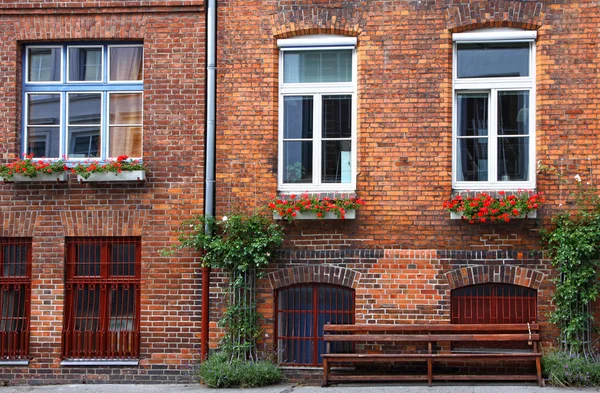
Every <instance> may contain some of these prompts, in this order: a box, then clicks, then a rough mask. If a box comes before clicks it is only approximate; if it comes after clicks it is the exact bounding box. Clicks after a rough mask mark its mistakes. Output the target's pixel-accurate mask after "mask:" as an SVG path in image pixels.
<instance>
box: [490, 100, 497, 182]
mask: <svg viewBox="0 0 600 393" xmlns="http://www.w3.org/2000/svg"><path fill="white" fill-rule="evenodd" d="M489 103H490V104H489V114H488V119H489V120H488V121H489V124H488V181H489V182H490V183H492V184H495V183H497V182H498V90H497V89H491V90H490V93H489Z"/></svg>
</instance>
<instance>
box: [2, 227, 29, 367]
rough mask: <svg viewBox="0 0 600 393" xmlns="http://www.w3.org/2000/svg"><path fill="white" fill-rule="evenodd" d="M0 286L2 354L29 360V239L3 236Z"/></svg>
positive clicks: (7, 356)
mask: <svg viewBox="0 0 600 393" xmlns="http://www.w3.org/2000/svg"><path fill="white" fill-rule="evenodd" d="M0 286H1V289H0V304H1V305H2V312H1V315H0V357H1V359H26V358H27V355H28V353H29V317H30V312H31V309H30V302H31V239H30V238H0Z"/></svg>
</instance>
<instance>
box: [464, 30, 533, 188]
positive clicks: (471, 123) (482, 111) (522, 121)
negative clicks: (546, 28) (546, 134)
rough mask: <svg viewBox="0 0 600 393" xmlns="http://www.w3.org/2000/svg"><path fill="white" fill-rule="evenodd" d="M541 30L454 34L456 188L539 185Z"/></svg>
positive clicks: (530, 186) (526, 186)
mask: <svg viewBox="0 0 600 393" xmlns="http://www.w3.org/2000/svg"><path fill="white" fill-rule="evenodd" d="M535 38H536V32H535V31H525V30H519V29H484V30H477V31H474V32H468V33H456V34H454V35H453V41H454V49H453V53H454V56H453V67H452V69H453V78H452V79H453V105H452V107H453V114H452V129H453V131H452V135H453V138H452V139H453V151H452V157H453V159H452V185H453V188H454V189H470V190H478V189H479V190H482V189H485V190H494V189H504V190H513V189H514V190H516V189H533V188H535Z"/></svg>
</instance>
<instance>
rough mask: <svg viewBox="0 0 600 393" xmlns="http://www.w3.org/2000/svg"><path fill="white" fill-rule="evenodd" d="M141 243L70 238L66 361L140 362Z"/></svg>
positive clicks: (67, 265) (67, 281)
mask: <svg viewBox="0 0 600 393" xmlns="http://www.w3.org/2000/svg"><path fill="white" fill-rule="evenodd" d="M140 261H141V247H140V239H139V238H135V237H104V238H85V237H78V238H67V239H66V300H65V320H64V330H63V354H62V356H63V358H75V359H132V358H138V357H139V331H140V327H139V320H140V307H139V305H140V286H141V283H140V267H141V264H140Z"/></svg>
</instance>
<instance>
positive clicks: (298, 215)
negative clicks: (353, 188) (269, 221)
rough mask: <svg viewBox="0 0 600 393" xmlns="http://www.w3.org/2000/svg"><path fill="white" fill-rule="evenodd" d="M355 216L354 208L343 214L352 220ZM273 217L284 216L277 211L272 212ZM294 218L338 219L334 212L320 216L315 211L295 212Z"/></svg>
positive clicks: (279, 217) (277, 218)
mask: <svg viewBox="0 0 600 393" xmlns="http://www.w3.org/2000/svg"><path fill="white" fill-rule="evenodd" d="M355 218H356V210H346V214H345V215H344V219H345V220H354V219H355ZM273 219H275V220H283V219H284V217H282V216H281V215H279V213H277V212H273ZM294 219H295V220H339V219H340V217H338V216H337V215H336V214H335V213H334V212H326V213H325V214H323V216H322V217H317V213H313V212H296V215H295V216H294Z"/></svg>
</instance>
